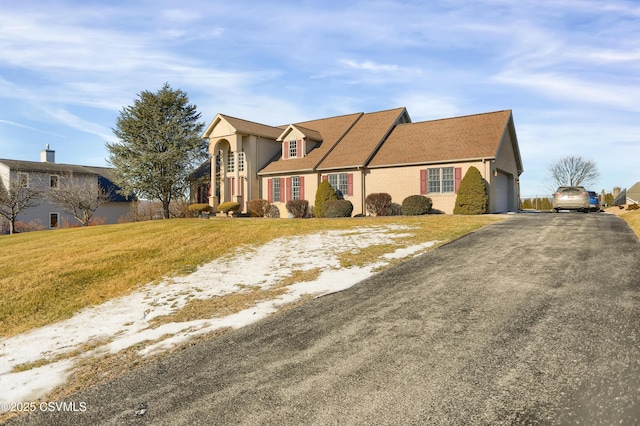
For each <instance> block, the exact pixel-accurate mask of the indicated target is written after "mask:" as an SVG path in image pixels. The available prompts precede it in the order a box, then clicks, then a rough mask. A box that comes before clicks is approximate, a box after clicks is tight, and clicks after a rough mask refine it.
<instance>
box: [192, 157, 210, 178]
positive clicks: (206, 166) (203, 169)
mask: <svg viewBox="0 0 640 426" xmlns="http://www.w3.org/2000/svg"><path fill="white" fill-rule="evenodd" d="M202 179H204V180H210V179H211V158H208V159H207V160H206V161H205V162H204V163H202V164H200V165H199V166H198V168H196V169H195V170H194V171H193V172H191V173H190V174H189V176H187V180H190V181H194V180H202Z"/></svg>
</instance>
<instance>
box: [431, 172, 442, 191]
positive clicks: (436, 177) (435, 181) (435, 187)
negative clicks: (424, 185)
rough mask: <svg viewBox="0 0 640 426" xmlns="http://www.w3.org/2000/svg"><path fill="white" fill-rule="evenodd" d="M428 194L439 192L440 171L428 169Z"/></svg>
mask: <svg viewBox="0 0 640 426" xmlns="http://www.w3.org/2000/svg"><path fill="white" fill-rule="evenodd" d="M429 192H430V193H433V192H440V169H429Z"/></svg>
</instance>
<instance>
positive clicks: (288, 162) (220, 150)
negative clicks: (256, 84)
mask: <svg viewBox="0 0 640 426" xmlns="http://www.w3.org/2000/svg"><path fill="white" fill-rule="evenodd" d="M203 137H204V138H206V139H208V140H209V153H210V154H211V158H215V159H216V160H215V162H211V161H209V162H208V163H205V164H203V165H202V166H201V168H200V169H198V170H197V171H196V172H194V174H193V175H192V193H191V201H192V202H198V201H204V199H205V198H206V197H208V199H209V202H210V204H211V205H212V206H213V207H216V206H217V205H218V204H219V203H221V202H224V201H237V202H238V203H239V204H240V205H241V206H242V210H243V211H246V210H247V204H248V201H250V200H252V199H256V198H263V199H267V200H269V201H270V202H271V203H273V204H274V205H276V206H278V208H279V209H280V212H281V216H282V215H284V217H286V215H287V212H286V207H285V204H286V202H287V201H288V200H295V199H306V200H308V201H309V203H310V205H311V206H313V202H314V200H315V194H316V190H317V188H318V185H319V184H320V182H321V181H322V180H328V181H329V183H331V185H332V186H333V187H334V189H336V190H337V191H340V192H341V193H342V196H343V197H344V198H345V199H347V200H350V201H351V202H352V203H353V206H354V210H353V214H354V215H356V214H366V207H365V198H366V196H367V195H369V194H371V193H377V192H386V193H389V194H390V195H391V196H392V199H393V201H394V202H395V203H402V200H403V199H404V198H405V197H407V196H409V195H416V194H424V195H426V196H428V197H430V198H431V199H432V200H433V208H434V209H437V210H440V211H442V212H445V213H452V212H453V208H454V204H455V199H456V192H457V189H458V185H459V183H460V180H461V179H462V177H464V174H465V173H466V171H467V170H468V169H469V167H471V166H475V167H476V168H478V170H480V173H481V174H482V176H483V177H484V179H485V181H486V184H487V190H488V193H489V211H490V212H506V211H514V210H517V209H518V200H519V192H520V191H519V176H520V174H521V173H522V172H523V167H522V160H521V158H520V150H519V147H518V140H517V137H516V131H515V126H514V123H513V116H512V113H511V111H498V112H492V113H485V114H476V115H470V116H465V117H456V118H449V119H442V120H433V121H425V122H419V123H412V122H411V119H410V117H409V114H408V113H407V110H406V109H405V108H397V109H392V110H386V111H379V112H373V113H366V114H365V113H355V114H349V115H343V116H338V117H330V118H324V119H320V120H313V121H306V122H301V123H293V124H289V125H284V126H278V127H272V126H268V125H264V124H258V123H254V122H251V121H246V120H241V119H238V118H233V117H229V116H225V115H222V114H218V115H217V116H216V117H215V119H214V120H213V121H212V122H211V124H210V125H209V126H208V127H207V129H206V131H205V132H204V134H203ZM207 175H208V176H209V181H208V182H207V181H206V176H207ZM212 189H213V190H212Z"/></svg>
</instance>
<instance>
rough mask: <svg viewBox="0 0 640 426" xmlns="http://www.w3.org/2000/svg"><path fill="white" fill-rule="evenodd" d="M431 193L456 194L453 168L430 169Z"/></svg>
mask: <svg viewBox="0 0 640 426" xmlns="http://www.w3.org/2000/svg"><path fill="white" fill-rule="evenodd" d="M428 172H429V193H434V192H435V193H451V192H455V181H454V173H453V167H443V168H438V169H428Z"/></svg>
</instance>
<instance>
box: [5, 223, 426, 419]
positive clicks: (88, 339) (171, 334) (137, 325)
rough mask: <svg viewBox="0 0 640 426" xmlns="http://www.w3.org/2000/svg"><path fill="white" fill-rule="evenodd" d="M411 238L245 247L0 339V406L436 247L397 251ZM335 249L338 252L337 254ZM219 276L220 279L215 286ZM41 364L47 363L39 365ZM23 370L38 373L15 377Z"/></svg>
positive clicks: (354, 237)
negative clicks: (203, 306) (229, 300)
mask: <svg viewBox="0 0 640 426" xmlns="http://www.w3.org/2000/svg"><path fill="white" fill-rule="evenodd" d="M408 235H413V232H412V229H411V228H409V227H399V226H396V225H389V226H378V227H360V228H354V229H350V230H347V231H327V232H324V233H321V234H320V233H317V234H311V235H302V236H297V237H286V238H278V239H276V240H273V241H271V242H269V243H267V244H264V245H261V246H257V247H254V248H253V249H252V250H247V248H246V247H242V248H241V249H239V250H238V251H237V252H236V253H233V254H231V255H230V256H228V257H225V258H221V259H216V260H215V261H213V262H211V263H208V264H205V265H203V266H201V267H200V268H198V270H196V271H195V272H194V273H192V274H189V275H186V276H181V277H173V278H167V279H166V280H164V281H163V282H161V283H159V284H158V283H150V284H147V285H145V286H142V287H141V288H140V289H138V290H136V291H134V292H133V293H130V294H128V295H126V296H123V297H120V298H116V299H111V300H109V301H108V302H105V303H103V304H101V305H99V306H92V307H89V308H86V309H83V310H82V311H80V312H78V313H76V314H75V315H74V316H72V317H71V318H69V319H66V320H64V321H60V322H56V323H54V324H51V325H47V326H44V327H40V328H37V329H35V330H31V331H29V332H26V333H23V334H19V335H17V336H13V337H10V338H4V339H0V347H2V350H1V351H0V404H2V403H6V402H12V401H13V402H16V401H34V400H36V399H38V398H42V397H44V396H45V395H46V394H47V393H48V392H49V391H51V390H52V389H54V388H55V387H56V386H59V385H61V384H63V383H64V382H65V381H66V379H67V377H69V375H70V374H71V373H72V372H73V371H74V369H75V365H76V364H77V363H79V362H80V361H82V360H83V359H86V358H88V357H91V356H100V355H104V354H116V353H119V352H120V351H122V350H125V349H129V348H132V347H133V346H136V347H137V354H138V355H140V356H142V357H146V356H149V355H153V354H156V353H158V352H162V351H165V350H168V349H171V348H174V347H175V346H176V345H179V344H181V343H183V342H185V341H186V340H188V339H190V338H192V337H195V336H198V335H202V334H205V333H210V332H213V331H216V330H220V329H225V328H229V327H230V328H234V329H235V328H239V327H243V326H245V325H248V324H251V323H253V322H256V321H258V320H260V319H262V318H265V317H267V316H269V315H271V314H273V313H274V312H277V311H278V310H279V309H281V308H282V307H283V306H285V305H287V304H289V303H293V302H296V301H299V300H300V299H301V298H303V297H305V296H314V297H319V296H322V295H326V294H330V293H335V292H338V291H341V290H345V289H347V288H349V287H351V286H353V285H355V284H356V283H358V282H360V281H362V280H364V279H365V278H367V277H369V276H371V275H373V274H374V272H375V271H376V269H377V268H380V267H384V266H387V265H389V263H390V262H392V261H393V260H394V259H404V258H408V257H413V256H415V255H417V254H419V253H422V252H425V251H426V250H428V249H429V247H432V246H433V245H434V244H436V243H438V242H437V241H426V242H422V243H420V244H416V245H412V246H409V247H402V241H403V240H404V238H406V237H407V236H408ZM382 243H387V244H388V243H391V244H395V245H397V246H398V248H397V249H396V250H394V251H393V252H390V253H387V254H384V255H382V257H381V258H379V259H377V260H375V261H374V262H373V263H369V264H365V265H363V266H352V267H348V268H344V267H341V266H340V256H339V254H340V253H345V252H350V251H353V250H359V249H362V248H365V247H369V246H371V245H376V244H382ZM301 247H302V250H301ZM336 247H339V248H340V250H338V251H336ZM314 270H317V271H318V275H317V278H315V279H312V280H309V281H300V282H296V283H293V284H291V285H288V286H287V287H286V289H287V291H286V292H285V293H284V294H281V295H277V296H274V297H273V298H272V299H267V300H263V301H258V302H257V303H256V304H255V305H254V306H251V307H249V308H247V309H244V310H241V311H239V312H236V313H233V314H230V315H226V316H222V315H215V316H212V317H211V318H208V319H192V320H183V319H177V320H175V321H170V320H166V321H164V322H163V323H161V325H159V326H158V327H153V321H152V320H153V319H154V318H160V317H164V318H166V316H167V315H171V314H172V313H175V312H176V311H178V310H180V309H182V308H183V307H184V306H185V305H186V304H187V303H188V302H189V300H192V299H194V298H195V299H199V300H202V299H205V300H206V299H210V298H213V297H216V296H226V295H231V294H235V293H239V292H242V291H246V289H247V288H261V289H273V287H274V286H278V285H280V284H281V283H282V282H283V280H285V279H286V278H287V277H291V276H293V275H292V274H294V271H303V272H305V271H314ZM221 276H224V277H225V279H224V280H220V279H219V277H221ZM87 324H91V326H90V327H87ZM43 359H46V360H50V361H51V362H49V363H43V362H41V361H42V360H43ZM25 363H34V364H36V365H35V366H34V367H33V368H31V369H26V370H24V369H23V370H21V371H18V372H15V371H13V369H14V367H16V366H20V365H23V364H25ZM0 414H2V411H1V410H0Z"/></svg>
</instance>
